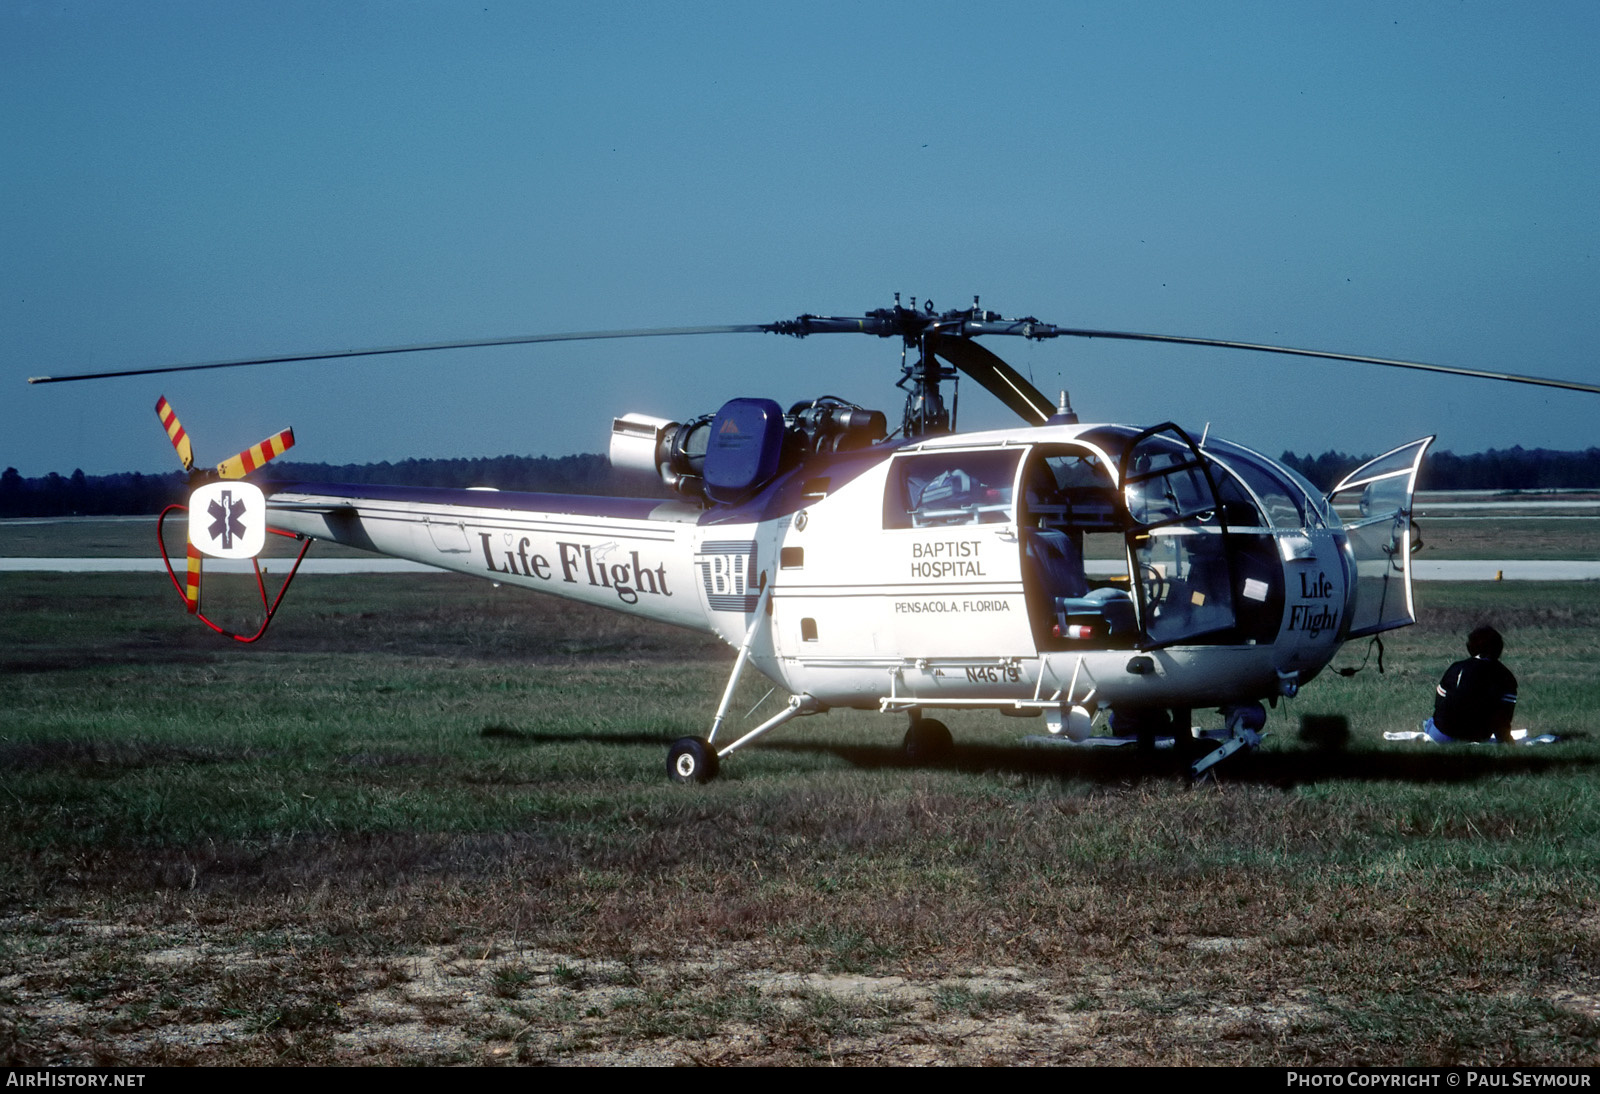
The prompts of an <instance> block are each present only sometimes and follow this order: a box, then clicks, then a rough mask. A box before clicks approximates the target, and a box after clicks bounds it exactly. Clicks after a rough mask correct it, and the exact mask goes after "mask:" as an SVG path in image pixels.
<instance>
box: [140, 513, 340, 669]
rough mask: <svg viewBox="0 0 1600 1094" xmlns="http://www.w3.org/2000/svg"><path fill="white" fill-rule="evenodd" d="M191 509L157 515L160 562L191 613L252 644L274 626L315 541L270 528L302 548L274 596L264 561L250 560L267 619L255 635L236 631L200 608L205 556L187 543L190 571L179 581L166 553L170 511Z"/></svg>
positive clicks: (210, 625)
mask: <svg viewBox="0 0 1600 1094" xmlns="http://www.w3.org/2000/svg"><path fill="white" fill-rule="evenodd" d="M188 511H189V507H188V506H187V505H169V506H167V507H166V508H165V509H163V510H161V515H160V516H159V517H157V518H156V546H157V548H158V549H159V550H160V552H161V562H162V564H163V565H165V566H166V568H167V577H168V578H170V579H171V580H172V587H173V588H174V589H176V590H178V596H179V597H180V598H182V600H183V603H184V607H186V608H187V609H188V610H189V614H190V615H192V616H194V617H195V618H196V619H198V620H200V622H202V623H204V624H205V625H206V626H208V627H210V628H211V629H212V630H214V631H216V632H217V633H218V634H220V635H223V636H224V637H227V638H231V639H233V640H234V641H235V642H245V643H250V642H255V641H257V640H258V639H260V638H261V636H262V635H264V634H266V633H267V628H268V627H269V626H271V625H272V620H273V617H274V616H276V615H277V614H278V607H279V605H281V604H282V603H283V596H284V594H285V593H287V592H288V591H289V585H290V583H291V582H293V581H294V575H295V574H297V573H299V572H300V563H302V562H304V561H305V557H306V552H307V551H309V550H311V544H312V540H311V539H310V538H309V537H306V536H301V535H296V534H294V533H292V532H280V531H278V530H277V529H276V528H269V529H267V531H269V532H271V533H272V534H273V535H278V536H285V537H287V538H289V539H297V540H299V541H300V551H299V553H298V554H296V555H295V556H294V565H293V566H291V567H290V568H289V574H288V576H287V577H285V578H284V579H283V584H282V585H280V586H278V594H277V595H276V596H274V597H268V595H267V583H266V579H265V577H264V576H263V575H262V572H261V560H260V559H256V558H253V559H251V560H250V565H251V566H252V567H253V568H254V570H255V576H256V591H257V592H259V593H260V595H261V609H262V612H263V613H264V618H263V619H262V620H261V626H260V627H258V628H256V631H255V633H254V634H250V635H244V634H236V633H235V632H233V631H230V630H228V629H227V628H225V627H223V626H222V625H221V624H219V623H216V622H214V621H212V620H211V619H209V618H207V616H206V614H205V613H204V612H203V611H201V610H200V574H201V570H202V559H203V557H204V556H202V555H201V553H200V551H199V550H198V549H197V548H196V547H195V545H194V544H193V543H188V544H187V547H186V554H187V556H188V557H187V566H188V571H187V574H186V577H185V580H184V581H179V580H178V574H177V572H176V571H175V570H173V568H172V558H171V557H170V556H169V555H168V554H167V541H166V538H165V536H164V535H163V534H162V530H163V528H164V527H165V525H166V522H167V517H168V516H169V515H170V514H172V513H187V512H188Z"/></svg>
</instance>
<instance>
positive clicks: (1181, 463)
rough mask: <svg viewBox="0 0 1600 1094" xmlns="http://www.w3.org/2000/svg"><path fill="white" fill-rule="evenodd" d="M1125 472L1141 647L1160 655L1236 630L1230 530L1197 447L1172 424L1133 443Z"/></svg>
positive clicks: (1122, 469) (1125, 457) (1126, 455)
mask: <svg viewBox="0 0 1600 1094" xmlns="http://www.w3.org/2000/svg"><path fill="white" fill-rule="evenodd" d="M1119 471H1120V474H1119V478H1120V479H1121V482H1122V498H1123V503H1124V505H1125V506H1126V508H1127V513H1128V529H1127V539H1128V558H1129V561H1130V563H1131V565H1132V567H1133V570H1132V573H1131V575H1130V576H1131V577H1132V580H1133V584H1134V587H1135V588H1136V589H1137V590H1138V607H1139V625H1140V627H1141V628H1142V629H1143V631H1144V641H1142V642H1141V643H1140V645H1141V646H1142V647H1143V648H1145V649H1154V648H1157V647H1159V646H1171V645H1177V644H1179V643H1184V642H1196V641H1204V640H1205V639H1206V637H1207V636H1215V635H1219V634H1221V633H1222V632H1227V631H1232V629H1233V627H1234V624H1235V622H1236V621H1237V616H1236V613H1235V611H1234V603H1233V589H1234V584H1235V582H1234V580H1233V559H1232V556H1231V553H1230V552H1229V550H1228V531H1227V526H1226V524H1224V522H1223V517H1222V507H1221V506H1220V505H1219V504H1218V503H1217V486H1216V483H1215V482H1214V481H1212V478H1211V472H1210V470H1209V469H1208V468H1207V467H1206V461H1205V458H1204V457H1203V456H1201V455H1200V450H1199V449H1198V448H1196V447H1195V444H1194V441H1193V440H1191V439H1190V437H1189V435H1188V434H1187V433H1185V432H1184V431H1183V430H1182V429H1180V428H1178V427H1177V426H1176V425H1174V424H1172V423H1171V422H1167V423H1165V424H1163V425H1158V426H1154V427H1152V428H1150V429H1147V430H1145V431H1144V432H1143V433H1141V434H1139V435H1138V436H1137V437H1135V438H1134V439H1133V443H1131V444H1130V445H1129V446H1128V448H1127V450H1126V451H1125V452H1124V453H1123V456H1122V464H1121V467H1120V469H1119Z"/></svg>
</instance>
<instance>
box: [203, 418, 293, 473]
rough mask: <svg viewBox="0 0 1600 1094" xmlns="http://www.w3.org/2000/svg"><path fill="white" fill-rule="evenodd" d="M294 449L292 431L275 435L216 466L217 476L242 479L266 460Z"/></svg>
mask: <svg viewBox="0 0 1600 1094" xmlns="http://www.w3.org/2000/svg"><path fill="white" fill-rule="evenodd" d="M293 447H294V430H292V429H285V430H284V431H283V432H282V433H275V434H273V435H272V436H270V437H268V438H267V439H266V440H264V441H262V442H261V443H260V444H254V445H251V446H250V447H249V448H247V449H245V450H244V451H243V452H240V453H239V454H238V455H237V456H229V457H228V458H227V459H225V460H223V461H222V462H221V463H219V464H217V474H218V475H219V476H221V477H222V478H225V479H242V478H244V477H245V476H246V475H248V474H249V473H250V472H252V471H254V470H255V469H256V468H258V467H260V466H262V465H263V464H265V463H266V462H267V461H268V460H272V459H276V458H277V457H278V456H281V455H283V454H284V453H285V452H287V451H289V449H291V448H293Z"/></svg>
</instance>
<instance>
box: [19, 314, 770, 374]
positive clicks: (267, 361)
mask: <svg viewBox="0 0 1600 1094" xmlns="http://www.w3.org/2000/svg"><path fill="white" fill-rule="evenodd" d="M773 326H774V325H773V324H761V323H746V324H739V325H734V326H723V327H654V328H650V329H640V330H589V331H569V332H567V333H565V334H524V335H517V336H515V337H511V338H476V339H472V340H470V341H462V342H422V343H418V344H415V345H410V346H379V347H376V348H373V349H346V350H334V351H331V352H325V353H288V354H283V355H282V356H278V357H244V358H240V359H239V360H236V361H204V362H201V363H199V364H193V365H161V366H157V367H153V368H127V369H117V370H115V371H112V372H80V373H77V374H76V375H72V376H30V377H29V378H28V383H30V384H64V383H67V382H69V381H71V380H109V379H112V378H114V377H118V376H153V375H155V374H156V373H160V372H204V371H206V370H207V369H214V368H244V367H246V366H249V365H281V364H288V363H290V362H293V361H334V360H339V359H341V358H346V357H380V356H383V355H384V354H390V353H427V352H428V351H430V350H440V349H479V348H482V347H485V346H523V345H530V344H532V343H535V342H585V341H591V340H594V339H601V338H665V337H669V336H672V335H678V334H766V333H769V332H771V331H772V330H773Z"/></svg>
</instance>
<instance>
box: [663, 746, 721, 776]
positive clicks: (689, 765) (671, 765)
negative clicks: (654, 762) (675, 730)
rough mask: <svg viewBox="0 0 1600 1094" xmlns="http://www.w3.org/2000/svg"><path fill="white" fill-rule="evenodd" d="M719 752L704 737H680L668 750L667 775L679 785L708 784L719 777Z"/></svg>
mask: <svg viewBox="0 0 1600 1094" xmlns="http://www.w3.org/2000/svg"><path fill="white" fill-rule="evenodd" d="M717 768H718V764H717V750H716V749H715V748H713V747H712V746H711V742H710V741H708V740H706V739H705V738H704V737H680V738H679V739H678V740H676V741H673V742H672V747H671V748H669V749H667V774H668V775H669V776H671V778H672V781H673V782H677V783H708V782H710V781H711V780H712V779H714V778H716V777H717Z"/></svg>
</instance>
